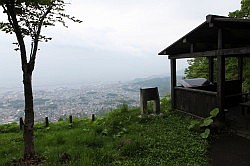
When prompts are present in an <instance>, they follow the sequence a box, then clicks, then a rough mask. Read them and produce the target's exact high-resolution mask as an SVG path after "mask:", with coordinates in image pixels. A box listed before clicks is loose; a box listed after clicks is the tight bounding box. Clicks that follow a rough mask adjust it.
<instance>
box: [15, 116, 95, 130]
mask: <svg viewBox="0 0 250 166" xmlns="http://www.w3.org/2000/svg"><path fill="white" fill-rule="evenodd" d="M95 118H96V117H95V114H92V115H91V121H92V122H94V121H95ZM69 123H70V124H72V123H73V116H72V115H70V116H69ZM44 125H45V127H49V118H48V117H45V119H44ZM19 126H20V130H23V128H24V122H23V118H22V117H21V118H20V119H19Z"/></svg>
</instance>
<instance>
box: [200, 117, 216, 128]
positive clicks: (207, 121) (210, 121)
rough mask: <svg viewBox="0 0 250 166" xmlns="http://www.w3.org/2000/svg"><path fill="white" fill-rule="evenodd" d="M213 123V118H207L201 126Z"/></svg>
mask: <svg viewBox="0 0 250 166" xmlns="http://www.w3.org/2000/svg"><path fill="white" fill-rule="evenodd" d="M212 123H213V119H211V118H206V119H204V121H203V123H202V124H201V125H200V126H201V127H207V126H209V125H211V124H212Z"/></svg>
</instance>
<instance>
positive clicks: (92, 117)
mask: <svg viewBox="0 0 250 166" xmlns="http://www.w3.org/2000/svg"><path fill="white" fill-rule="evenodd" d="M91 120H92V122H94V121H95V114H92V116H91Z"/></svg>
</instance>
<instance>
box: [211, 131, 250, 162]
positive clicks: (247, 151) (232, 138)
mask: <svg viewBox="0 0 250 166" xmlns="http://www.w3.org/2000/svg"><path fill="white" fill-rule="evenodd" d="M208 151H209V152H208V153H209V154H208V157H209V159H210V162H209V165H210V166H250V140H249V139H246V138H243V137H240V136H237V135H225V136H221V137H220V138H218V139H217V140H215V141H214V142H213V143H211V147H210V148H209V150H208Z"/></svg>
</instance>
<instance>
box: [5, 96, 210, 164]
mask: <svg viewBox="0 0 250 166" xmlns="http://www.w3.org/2000/svg"><path fill="white" fill-rule="evenodd" d="M164 102H166V101H164ZM166 104H168V103H166ZM164 108H166V106H165V107H164ZM189 123H190V119H189V118H187V117H183V116H180V115H176V114H175V113H173V112H170V111H164V112H163V114H162V115H159V116H140V111H139V109H129V108H127V106H124V105H123V106H122V107H121V108H120V109H116V110H113V111H112V112H110V113H108V114H106V115H105V116H103V117H97V119H96V121H95V122H91V120H90V119H88V118H86V117H85V118H79V119H73V124H69V121H68V119H66V120H64V121H61V120H60V121H59V122H57V123H51V124H50V126H49V127H45V126H44V124H43V123H37V124H35V147H36V152H37V155H38V156H40V157H42V158H43V165H48V166H51V165H61V164H62V163H63V162H65V163H66V164H67V165H88V166H91V165H93V166H96V165H111V166H112V165H114V166H116V165H207V159H206V148H207V142H206V141H205V140H202V139H201V138H200V137H199V135H196V134H195V133H191V132H190V131H189V130H188V129H187V126H188V124H189ZM7 128H8V129H7ZM0 130H1V134H0V156H1V157H0V165H9V164H10V163H11V162H12V161H13V160H14V159H18V158H19V157H20V156H21V155H22V148H23V147H22V146H23V143H22V141H23V140H22V133H21V132H20V131H19V128H18V125H17V124H11V125H0ZM3 131H4V132H3ZM63 156H67V157H68V158H69V159H65V158H63Z"/></svg>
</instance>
